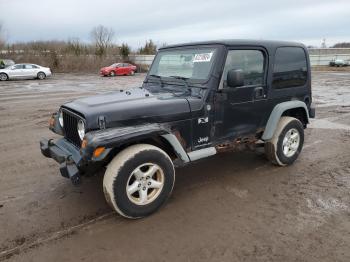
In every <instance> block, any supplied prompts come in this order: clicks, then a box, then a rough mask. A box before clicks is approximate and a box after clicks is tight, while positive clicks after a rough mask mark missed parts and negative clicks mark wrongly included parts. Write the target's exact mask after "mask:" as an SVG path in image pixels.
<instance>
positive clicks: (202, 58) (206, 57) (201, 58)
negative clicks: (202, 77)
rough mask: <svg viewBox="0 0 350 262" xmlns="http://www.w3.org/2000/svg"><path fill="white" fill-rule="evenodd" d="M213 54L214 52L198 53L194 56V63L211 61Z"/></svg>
mask: <svg viewBox="0 0 350 262" xmlns="http://www.w3.org/2000/svg"><path fill="white" fill-rule="evenodd" d="M212 56H213V52H211V53H202V54H196V55H195V56H194V59H193V63H200V62H210V60H211V57H212Z"/></svg>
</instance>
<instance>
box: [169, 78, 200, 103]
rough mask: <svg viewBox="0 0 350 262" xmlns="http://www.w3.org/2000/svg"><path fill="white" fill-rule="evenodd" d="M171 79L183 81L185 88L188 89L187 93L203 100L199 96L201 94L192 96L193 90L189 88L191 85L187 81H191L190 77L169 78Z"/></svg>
mask: <svg viewBox="0 0 350 262" xmlns="http://www.w3.org/2000/svg"><path fill="white" fill-rule="evenodd" d="M169 77H172V78H175V79H179V80H182V81H183V83H184V86H185V87H186V91H187V92H188V93H189V94H190V95H191V96H194V97H198V98H202V96H201V95H199V94H196V95H194V94H192V88H190V87H189V84H188V82H187V80H188V79H189V78H188V77H184V76H169Z"/></svg>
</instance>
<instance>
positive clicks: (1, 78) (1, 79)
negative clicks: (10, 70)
mask: <svg viewBox="0 0 350 262" xmlns="http://www.w3.org/2000/svg"><path fill="white" fill-rule="evenodd" d="M8 79H9V77H8V75H7V74H5V73H1V74H0V81H6V80H8Z"/></svg>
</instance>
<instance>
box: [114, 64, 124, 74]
mask: <svg viewBox="0 0 350 262" xmlns="http://www.w3.org/2000/svg"><path fill="white" fill-rule="evenodd" d="M115 74H116V75H122V74H123V64H117V66H116V68H115Z"/></svg>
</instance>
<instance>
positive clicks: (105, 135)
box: [40, 40, 315, 218]
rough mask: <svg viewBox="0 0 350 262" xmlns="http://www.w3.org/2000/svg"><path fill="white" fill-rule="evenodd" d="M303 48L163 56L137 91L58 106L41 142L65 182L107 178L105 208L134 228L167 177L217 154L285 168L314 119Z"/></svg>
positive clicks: (163, 193) (167, 187) (206, 48)
mask: <svg viewBox="0 0 350 262" xmlns="http://www.w3.org/2000/svg"><path fill="white" fill-rule="evenodd" d="M311 102H312V97H311V73H310V62H309V56H308V53H307V49H306V48H305V46H304V45H302V44H298V43H290V42H276V41H260V40H259V41H244V40H227V41H210V42H200V43H189V44H181V45H172V46H167V47H165V48H161V49H160V50H159V52H158V53H157V55H156V57H155V59H154V61H153V64H152V66H151V68H150V71H149V73H148V74H147V77H146V79H145V80H144V82H143V85H142V86H141V87H137V88H130V89H127V90H118V91H116V92H113V93H108V94H104V95H97V96H93V97H88V98H83V99H78V100H75V101H72V102H68V103H66V104H64V105H62V106H61V108H60V109H59V111H58V112H57V113H55V114H53V115H52V118H51V119H50V129H51V130H52V131H53V132H55V133H57V134H60V135H62V136H63V137H62V138H61V139H58V140H56V141H54V140H52V139H51V140H47V139H43V140H42V141H40V147H41V151H42V153H43V155H44V156H46V157H50V158H53V159H55V160H56V161H57V162H58V163H59V164H60V171H61V174H62V176H64V177H67V178H70V179H71V181H72V182H73V184H78V183H80V181H81V177H82V176H88V175H90V174H93V173H96V171H97V170H98V169H99V168H104V167H107V168H106V172H105V175H104V179H103V189H104V192H105V196H106V200H107V202H108V203H109V204H110V205H111V207H112V208H113V209H114V210H116V211H117V212H118V213H119V214H121V215H122V216H125V217H128V218H140V217H144V216H147V215H149V214H151V213H152V212H154V211H156V210H157V209H158V208H159V207H160V206H161V205H162V204H163V203H164V202H165V201H166V199H167V198H168V197H169V195H170V193H171V191H172V189H173V186H174V181H175V169H174V167H180V166H183V165H185V164H189V163H191V162H193V161H196V160H198V159H202V158H205V157H208V156H212V155H215V154H218V153H220V152H225V151H230V150H239V149H242V148H246V147H248V148H254V147H255V146H257V145H264V146H265V152H266V156H267V158H268V159H269V160H271V161H272V162H273V163H274V164H276V165H280V166H285V165H290V164H292V163H293V162H294V161H295V160H296V159H297V158H298V155H299V154H300V152H301V150H302V147H303V142H304V129H305V128H306V126H307V124H308V123H309V117H314V115H315V110H314V108H313V107H312V105H311Z"/></svg>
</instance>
